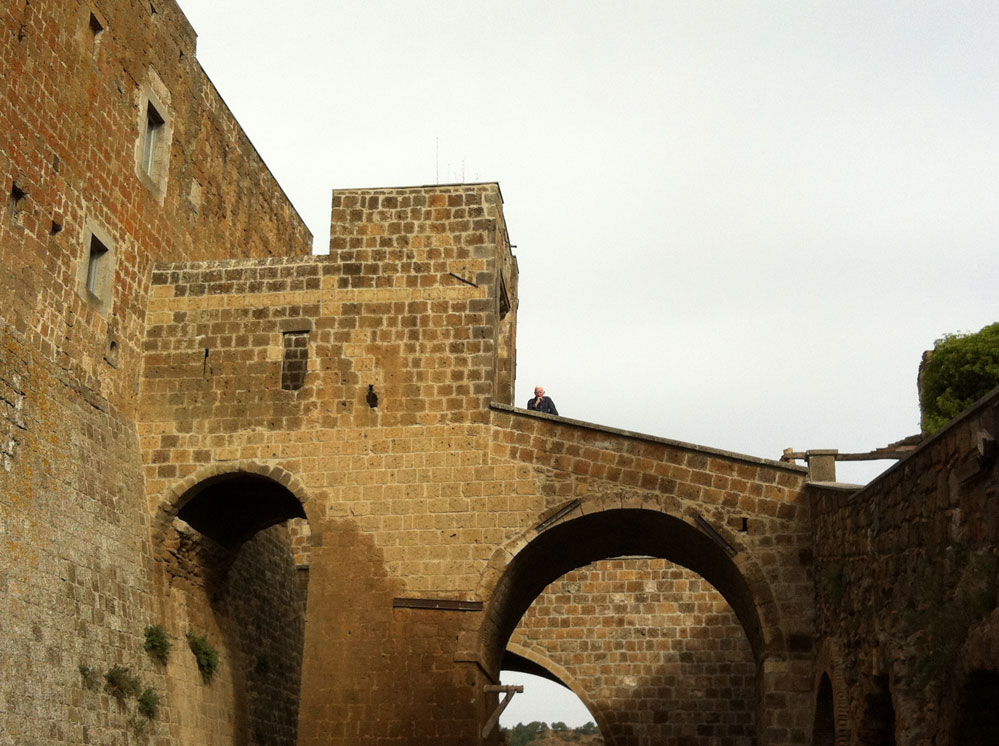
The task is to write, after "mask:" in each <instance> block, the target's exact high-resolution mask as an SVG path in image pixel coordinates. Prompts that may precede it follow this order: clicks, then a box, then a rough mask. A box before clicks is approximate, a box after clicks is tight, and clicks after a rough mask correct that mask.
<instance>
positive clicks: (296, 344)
mask: <svg viewBox="0 0 999 746" xmlns="http://www.w3.org/2000/svg"><path fill="white" fill-rule="evenodd" d="M282 337H284V340H283V341H284V362H283V363H282V365H281V388H283V389H284V390H285V391H298V390H299V389H300V388H302V387H303V386H304V385H305V373H306V371H307V370H308V369H309V333H308V332H307V331H301V332H284V333H283V334H282Z"/></svg>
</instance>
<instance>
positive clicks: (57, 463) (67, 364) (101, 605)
mask: <svg viewBox="0 0 999 746" xmlns="http://www.w3.org/2000/svg"><path fill="white" fill-rule="evenodd" d="M194 41H195V37H194V33H193V31H192V30H191V28H190V26H189V25H188V24H187V21H186V20H185V19H184V17H183V15H182V14H181V12H180V11H179V9H178V8H177V6H176V4H175V3H174V2H172V0H162V1H159V0H157V2H155V3H148V2H138V1H136V2H129V1H128V0H119V1H116V2H107V3H100V4H91V3H87V2H75V1H74V0H67V1H66V2H59V3H34V2H26V1H25V0H15V1H14V2H10V3H7V4H5V6H4V8H3V9H2V10H0V67H2V69H3V70H4V85H2V86H0V176H2V182H3V186H2V189H3V194H2V199H0V298H2V299H3V303H2V306H0V466H2V471H0V550H2V551H0V629H2V630H3V632H2V634H0V654H2V655H0V658H2V660H3V663H0V722H2V723H3V726H2V727H0V743H2V744H4V746H7V745H8V744H14V743H17V744H38V743H66V744H70V743H74V744H75V743H87V742H98V741H99V742H101V743H108V744H124V743H126V742H129V741H130V740H134V739H135V738H137V737H138V736H137V735H136V734H137V733H147V734H148V729H149V728H150V727H151V726H150V725H149V724H147V723H146V722H145V719H144V718H141V717H138V719H136V718H137V715H136V703H135V701H134V700H133V699H130V700H128V701H127V702H126V703H125V704H124V705H119V704H118V702H117V701H116V700H115V699H114V698H113V697H110V696H109V695H108V694H107V693H105V692H104V691H103V678H102V677H103V674H104V673H105V672H107V671H108V670H109V669H110V668H111V667H113V666H116V665H121V666H126V667H128V668H129V669H130V670H131V671H132V672H133V673H134V674H136V675H138V676H139V677H140V679H141V681H142V683H143V685H144V686H148V687H150V688H152V689H154V690H155V691H158V692H159V693H160V695H161V696H165V693H166V690H167V681H168V677H167V674H166V672H164V670H163V669H162V667H160V666H159V665H158V664H156V663H154V662H153V661H152V660H151V659H150V658H149V656H148V655H147V654H146V653H145V652H144V650H143V629H144V628H145V626H146V625H149V624H153V623H157V622H161V621H163V616H162V614H161V607H160V605H159V599H158V598H157V596H156V589H155V582H154V577H155V572H154V571H153V567H154V565H153V556H154V550H153V549H152V544H153V542H152V539H151V526H152V522H151V520H150V513H149V512H148V511H147V508H146V505H147V501H146V492H145V487H144V484H143V474H142V458H141V456H140V453H141V440H140V437H139V434H138V432H137V429H136V425H135V414H136V401H137V396H136V395H137V390H138V383H139V377H140V365H141V360H140V351H141V341H142V337H143V332H144V329H145V323H146V308H147V304H148V292H149V286H150V279H151V271H150V270H151V267H152V265H153V263H154V262H156V261H164V260H195V259H198V260H201V259H210V258H221V257H230V256H267V255H270V254H271V253H274V252H280V253H282V254H300V255H305V254H308V253H309V251H310V248H311V246H310V244H311V238H310V236H309V233H308V231H307V230H306V229H305V227H304V225H303V224H302V222H301V220H300V219H299V218H298V216H297V214H296V213H295V211H294V209H293V208H292V207H291V205H290V204H289V203H288V201H287V200H286V199H285V198H284V196H283V195H282V193H281V191H280V188H279V187H278V186H277V184H276V182H275V181H274V179H273V177H272V176H271V175H270V174H269V173H268V171H267V169H266V167H265V166H264V165H263V163H262V161H261V160H260V158H259V157H258V155H257V154H256V153H255V152H254V150H253V148H252V146H251V145H250V143H249V141H248V140H247V139H246V137H245V135H244V134H243V133H242V131H241V130H240V129H239V126H238V125H237V123H236V122H235V120H234V118H233V117H232V115H231V113H230V112H229V111H228V109H227V108H226V107H225V105H224V103H223V102H222V100H221V98H220V97H219V96H218V93H217V92H216V91H215V90H214V88H213V86H212V85H211V83H210V82H209V81H208V80H207V78H206V77H205V76H204V74H203V72H202V71H201V69H200V66H199V65H198V62H197V60H196V59H195V57H194ZM150 104H152V105H153V106H154V108H155V110H156V111H157V112H158V115H159V116H160V117H161V119H162V121H161V122H160V124H159V128H160V129H159V132H158V135H159V137H158V143H159V146H158V148H156V149H155V150H154V152H152V155H151V159H150V161H149V163H148V168H146V167H143V165H142V162H141V149H142V144H143V140H144V134H145V129H146V127H147V124H148V121H149V120H148V116H149V106H150ZM95 249H100V251H97V253H96V255H95V253H94V252H95ZM92 259H93V260H94V261H93V262H92ZM91 265H93V273H92V274H91V273H90V271H89V270H90V269H91ZM81 667H83V669H82V670H86V671H88V672H92V674H93V676H91V677H89V678H88V677H84V676H83V675H82V674H81ZM163 713H164V715H162V716H161V717H164V718H165V720H166V721H172V722H174V723H176V722H177V719H178V718H183V717H187V715H186V714H185V713H183V712H181V711H180V710H179V709H178V708H177V707H176V705H175V703H170V702H169V699H168V698H165V705H164V710H163ZM156 727H157V730H158V732H159V734H160V735H162V736H164V737H168V736H167V734H168V733H170V729H169V728H167V727H166V726H165V725H162V724H161V725H157V726H156ZM169 737H171V738H172V737H174V736H169Z"/></svg>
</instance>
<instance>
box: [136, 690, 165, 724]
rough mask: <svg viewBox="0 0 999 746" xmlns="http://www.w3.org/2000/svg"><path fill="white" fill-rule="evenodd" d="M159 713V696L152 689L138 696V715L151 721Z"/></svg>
mask: <svg viewBox="0 0 999 746" xmlns="http://www.w3.org/2000/svg"><path fill="white" fill-rule="evenodd" d="M159 711H160V695H158V694H157V693H156V692H155V691H154V690H153V689H146V691H144V692H143V693H142V694H140V695H139V714H141V715H144V716H146V717H147V718H149V719H150V720H152V719H153V718H155V717H156V714H157V713H158V712H159Z"/></svg>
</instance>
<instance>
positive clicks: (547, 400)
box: [527, 396, 558, 414]
mask: <svg viewBox="0 0 999 746" xmlns="http://www.w3.org/2000/svg"><path fill="white" fill-rule="evenodd" d="M527 408H528V409H532V410H534V411H535V412H544V413H545V414H558V410H557V409H555V402H553V401H552V400H551V397H548V396H542V397H541V404H538V397H536V396H532V397H531V398H530V399H529V400H528V402H527Z"/></svg>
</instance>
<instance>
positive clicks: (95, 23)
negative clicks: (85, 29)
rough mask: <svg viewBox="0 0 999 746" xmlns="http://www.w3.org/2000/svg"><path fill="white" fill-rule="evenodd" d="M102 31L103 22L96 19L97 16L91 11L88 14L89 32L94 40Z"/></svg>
mask: <svg viewBox="0 0 999 746" xmlns="http://www.w3.org/2000/svg"><path fill="white" fill-rule="evenodd" d="M103 31H104V24H102V23H101V22H100V21H99V20H97V16H95V15H94V14H93V13H91V14H90V33H91V34H93V35H94V39H95V40H96V39H97V37H98V36H100V35H101V33H102V32H103Z"/></svg>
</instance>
